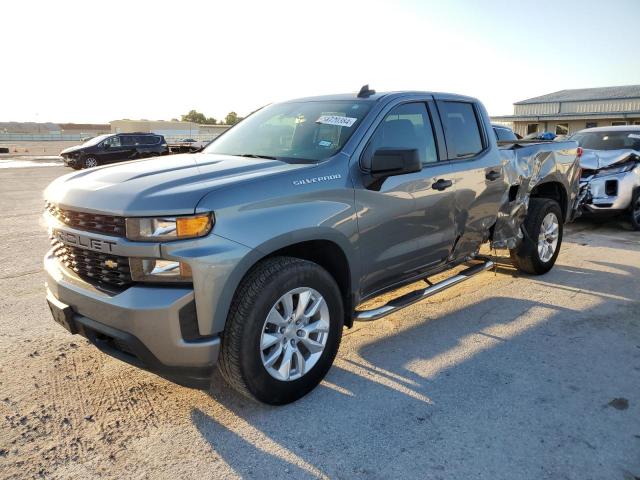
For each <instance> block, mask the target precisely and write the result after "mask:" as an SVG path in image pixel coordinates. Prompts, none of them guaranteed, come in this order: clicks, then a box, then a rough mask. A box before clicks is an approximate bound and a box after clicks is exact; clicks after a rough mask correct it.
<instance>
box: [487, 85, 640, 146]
mask: <svg viewBox="0 0 640 480" xmlns="http://www.w3.org/2000/svg"><path fill="white" fill-rule="evenodd" d="M491 120H492V121H494V122H497V123H503V124H509V125H510V126H511V127H512V128H513V130H514V131H515V132H516V133H518V134H520V135H522V136H525V135H529V134H532V133H541V132H553V133H555V134H556V135H568V134H572V133H574V132H577V131H579V130H582V129H583V128H591V127H604V126H610V125H640V85H624V86H618V87H600V88H579V89H572V90H560V91H559V92H554V93H549V94H547V95H541V96H539V97H534V98H529V99H526V100H521V101H519V102H515V103H514V104H513V115H501V116H493V117H491Z"/></svg>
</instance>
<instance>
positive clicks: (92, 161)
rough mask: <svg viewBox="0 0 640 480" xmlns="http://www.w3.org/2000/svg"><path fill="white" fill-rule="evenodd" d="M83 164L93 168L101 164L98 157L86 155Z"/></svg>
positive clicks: (85, 166)
mask: <svg viewBox="0 0 640 480" xmlns="http://www.w3.org/2000/svg"><path fill="white" fill-rule="evenodd" d="M82 164H83V165H84V168H93V167H97V166H98V165H100V162H98V159H97V158H96V157H86V158H85V159H84V160H83V162H82Z"/></svg>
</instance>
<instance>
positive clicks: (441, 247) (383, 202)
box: [355, 101, 455, 297]
mask: <svg viewBox="0 0 640 480" xmlns="http://www.w3.org/2000/svg"><path fill="white" fill-rule="evenodd" d="M434 131H435V130H434V123H433V121H432V114H431V112H430V110H429V108H428V104H427V101H420V102H411V103H403V104H400V105H397V106H395V107H394V108H392V109H391V110H390V111H389V112H388V113H387V114H386V115H385V116H384V118H383V120H382V121H381V122H380V124H379V125H378V127H377V128H376V130H375V131H374V133H373V135H372V136H371V138H370V139H369V141H368V143H367V147H366V148H365V150H364V152H363V154H362V156H361V159H360V160H361V168H362V169H363V170H364V172H366V171H367V168H368V166H370V163H368V162H370V158H371V156H372V154H373V153H374V152H375V151H376V150H378V149H384V148H386V149H417V150H418V152H419V155H420V160H421V163H422V170H421V171H419V172H415V173H408V174H402V175H396V176H390V177H387V178H385V179H384V180H382V182H381V183H379V182H378V183H374V184H373V185H369V186H366V185H367V183H368V182H367V181H366V177H367V174H366V173H363V178H364V179H365V180H364V181H363V185H362V186H361V187H360V188H356V191H355V201H356V209H357V215H358V228H359V232H360V239H359V245H360V257H361V268H362V278H361V289H362V291H361V293H362V296H363V297H367V296H370V295H373V294H374V293H375V292H378V291H381V290H385V289H388V288H390V287H392V286H393V285H396V284H400V283H403V282H405V281H407V280H410V279H412V278H417V277H419V276H421V274H423V273H424V272H427V271H429V270H431V269H433V268H434V267H436V266H438V265H439V264H442V263H443V262H446V260H447V257H448V256H449V254H450V253H451V249H452V247H453V243H454V239H455V229H454V188H453V181H452V178H451V173H452V172H451V166H450V164H449V163H444V162H441V161H440V158H441V155H440V153H439V152H438V145H437V142H436V135H435V134H434ZM442 157H443V158H446V157H445V156H444V154H443V155H442Z"/></svg>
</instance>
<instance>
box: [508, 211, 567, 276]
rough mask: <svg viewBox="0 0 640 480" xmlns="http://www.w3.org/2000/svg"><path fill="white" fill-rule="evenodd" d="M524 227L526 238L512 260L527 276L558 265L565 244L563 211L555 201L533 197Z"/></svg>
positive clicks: (512, 253) (511, 252)
mask: <svg viewBox="0 0 640 480" xmlns="http://www.w3.org/2000/svg"><path fill="white" fill-rule="evenodd" d="M522 228H523V229H524V230H525V238H523V239H522V242H521V243H520V245H519V246H518V247H517V248H515V249H512V250H510V254H511V261H512V262H513V264H514V265H515V267H516V268H517V269H518V270H520V271H522V272H525V273H530V274H532V275H542V274H543V273H547V272H548V271H549V270H551V268H553V265H554V264H555V263H556V259H557V258H558V254H559V253H560V245H561V244H562V232H563V225H562V211H561V210H560V205H558V202H556V201H555V200H551V199H548V198H532V199H530V200H529V211H528V212H527V217H526V218H525V220H524V224H523V225H522Z"/></svg>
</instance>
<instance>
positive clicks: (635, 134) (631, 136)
mask: <svg viewBox="0 0 640 480" xmlns="http://www.w3.org/2000/svg"><path fill="white" fill-rule="evenodd" d="M629 138H637V139H640V133H630V134H629Z"/></svg>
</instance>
